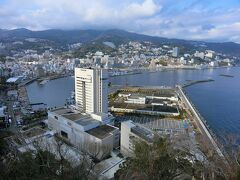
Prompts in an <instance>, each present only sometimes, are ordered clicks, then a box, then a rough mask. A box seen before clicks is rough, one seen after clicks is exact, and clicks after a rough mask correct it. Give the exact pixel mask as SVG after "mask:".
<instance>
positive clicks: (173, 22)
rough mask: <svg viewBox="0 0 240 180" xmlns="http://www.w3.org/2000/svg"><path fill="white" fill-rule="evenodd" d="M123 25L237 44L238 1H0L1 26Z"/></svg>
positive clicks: (132, 29)
mask: <svg viewBox="0 0 240 180" xmlns="http://www.w3.org/2000/svg"><path fill="white" fill-rule="evenodd" d="M15 28H28V29H31V30H45V29H123V30H127V31H130V32H136V33H141V34H146V35H151V36H161V37H167V38H178V39H192V40H205V41H217V42H219V41H220V42H221V41H232V42H237V43H240V0H0V29H15Z"/></svg>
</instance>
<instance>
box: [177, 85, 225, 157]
mask: <svg viewBox="0 0 240 180" xmlns="http://www.w3.org/2000/svg"><path fill="white" fill-rule="evenodd" d="M176 87H177V91H178V95H179V97H180V98H181V100H182V101H183V102H184V103H185V105H186V106H187V107H188V108H189V109H190V110H191V112H192V118H193V119H194V121H195V122H196V123H197V125H198V127H199V128H200V131H201V133H202V135H203V136H205V137H206V140H207V139H208V140H209V141H210V142H211V144H212V145H213V147H214V149H215V150H216V152H217V154H218V155H219V156H220V157H222V158H224V155H223V153H222V151H221V150H220V148H219V147H218V145H217V143H216V142H215V140H214V138H213V137H212V135H211V133H210V132H209V130H208V129H207V127H206V125H205V124H204V120H203V119H202V118H201V116H200V115H199V114H198V113H197V110H196V109H195V107H194V106H193V105H192V103H191V102H190V101H189V99H188V97H187V96H186V94H185V93H184V91H183V89H182V86H179V85H177V86H176Z"/></svg>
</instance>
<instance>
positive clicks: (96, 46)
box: [73, 43, 115, 58]
mask: <svg viewBox="0 0 240 180" xmlns="http://www.w3.org/2000/svg"><path fill="white" fill-rule="evenodd" d="M97 51H101V52H103V53H104V54H105V53H106V54H111V53H112V52H114V51H115V49H113V48H111V47H109V46H107V45H104V44H101V43H87V44H84V45H83V46H81V47H80V48H79V49H77V50H76V51H74V52H73V56H74V57H77V58H85V57H86V54H87V53H89V52H91V53H95V52H97Z"/></svg>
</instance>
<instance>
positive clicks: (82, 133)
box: [48, 108, 119, 159]
mask: <svg viewBox="0 0 240 180" xmlns="http://www.w3.org/2000/svg"><path fill="white" fill-rule="evenodd" d="M107 118H108V117H107V114H99V113H98V114H86V113H80V112H79V111H76V110H73V109H70V108H58V109H54V110H51V111H49V112H48V127H49V129H51V130H54V131H56V132H57V134H59V136H61V137H62V138H64V139H66V140H67V141H69V142H70V143H71V144H73V145H74V146H75V147H77V148H79V149H80V150H82V151H84V152H87V153H89V154H90V155H92V156H95V155H96V156H97V158H99V159H101V158H103V157H105V156H108V155H109V154H110V152H111V151H112V150H113V148H117V147H118V146H119V130H118V128H116V127H114V126H111V125H107V124H105V123H103V122H104V121H107V120H106V119H107Z"/></svg>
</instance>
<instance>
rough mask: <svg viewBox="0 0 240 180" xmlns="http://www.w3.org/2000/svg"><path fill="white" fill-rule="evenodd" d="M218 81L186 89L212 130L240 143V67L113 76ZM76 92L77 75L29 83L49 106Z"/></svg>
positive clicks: (37, 99)
mask: <svg viewBox="0 0 240 180" xmlns="http://www.w3.org/2000/svg"><path fill="white" fill-rule="evenodd" d="M225 75H228V76H225ZM206 79H213V80H214V81H210V82H204V83H199V84H194V85H191V86H188V87H186V88H185V89H184V90H185V92H186V93H187V96H188V97H189V98H190V100H191V101H192V103H193V104H194V105H195V107H196V108H197V109H198V111H199V112H200V114H201V115H202V116H203V117H204V119H205V120H206V121H207V124H208V125H209V127H210V129H211V130H212V131H213V132H214V134H216V135H217V137H218V138H219V139H220V140H221V141H222V142H223V143H224V144H228V143H229V141H230V140H231V141H234V142H231V143H232V144H238V145H239V144H240V142H239V136H240V67H229V68H215V69H201V70H194V69H192V70H190V69H186V70H185V69H177V70H164V71H156V72H143V73H141V74H134V75H124V76H116V77H111V78H110V82H111V83H112V84H113V85H123V86H126V85H127V86H171V87H174V86H175V85H177V84H183V83H185V82H186V81H188V80H206ZM72 91H74V78H73V77H65V78H60V79H55V80H51V81H49V82H47V83H46V84H44V85H40V84H39V83H38V82H33V83H31V84H30V85H28V86H27V92H28V97H29V99H30V102H31V103H45V104H47V106H48V107H60V106H63V105H64V104H65V103H66V100H67V99H68V98H70V96H71V92H72Z"/></svg>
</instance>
